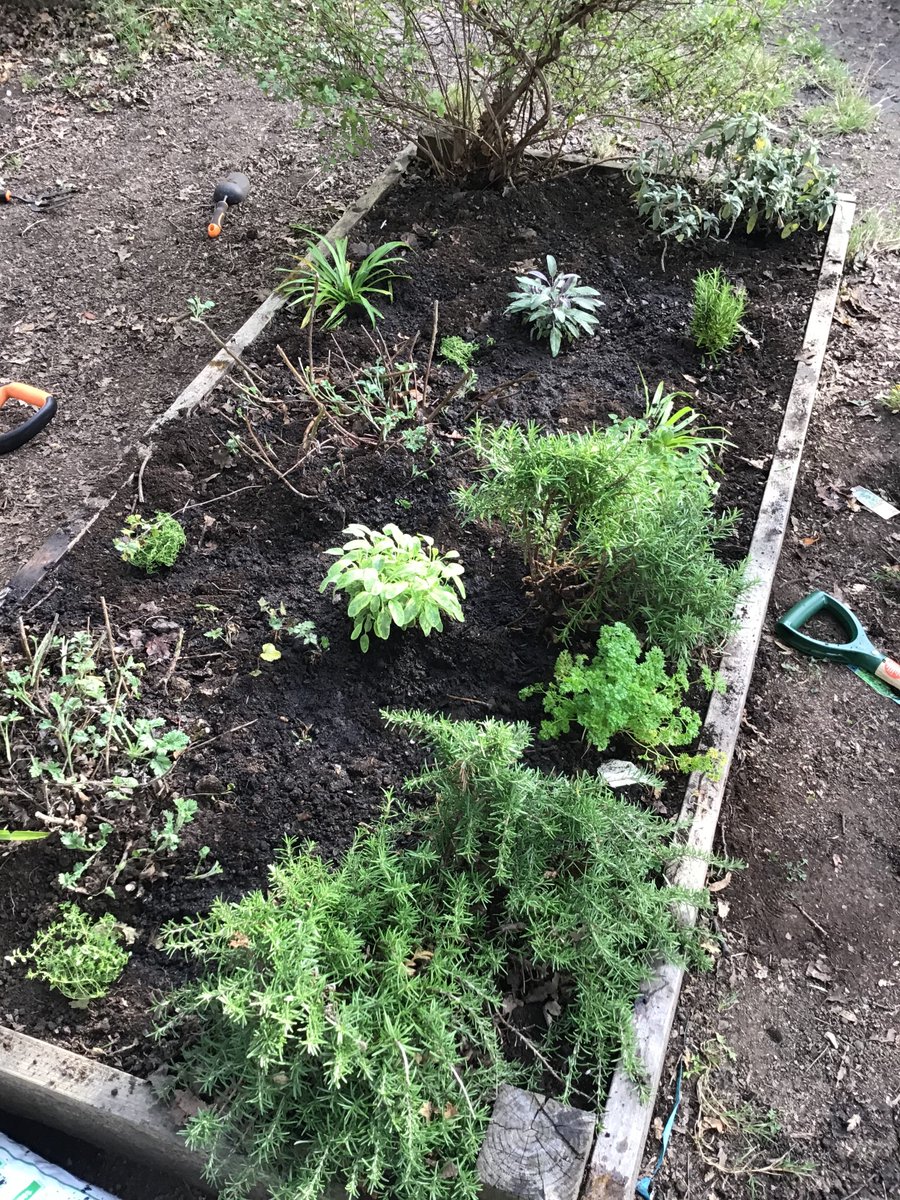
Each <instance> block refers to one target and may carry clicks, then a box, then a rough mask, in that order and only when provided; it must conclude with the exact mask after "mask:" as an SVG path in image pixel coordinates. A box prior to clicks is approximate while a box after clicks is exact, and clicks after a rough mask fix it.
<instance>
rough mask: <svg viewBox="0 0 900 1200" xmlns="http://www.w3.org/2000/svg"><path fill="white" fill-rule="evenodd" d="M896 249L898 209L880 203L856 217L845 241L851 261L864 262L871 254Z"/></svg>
mask: <svg viewBox="0 0 900 1200" xmlns="http://www.w3.org/2000/svg"><path fill="white" fill-rule="evenodd" d="M898 250H900V209H898V208H897V207H893V208H886V207H884V206H883V205H881V206H879V207H877V208H870V209H867V210H866V212H864V213H863V214H862V215H861V216H859V217H857V219H856V221H855V222H854V223H853V228H852V229H851V230H850V240H849V242H848V243H847V257H848V258H849V260H850V261H851V262H852V263H861V262H864V261H865V260H866V259H867V258H869V257H870V256H871V255H873V254H892V253H895V252H896V251H898Z"/></svg>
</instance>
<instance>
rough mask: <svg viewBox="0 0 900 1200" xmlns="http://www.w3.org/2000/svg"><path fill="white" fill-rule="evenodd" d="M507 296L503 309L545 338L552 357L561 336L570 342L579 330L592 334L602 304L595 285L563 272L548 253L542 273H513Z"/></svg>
mask: <svg viewBox="0 0 900 1200" xmlns="http://www.w3.org/2000/svg"><path fill="white" fill-rule="evenodd" d="M509 298H510V300H511V301H512V303H511V304H510V305H509V306H508V307H507V309H506V311H507V313H509V314H510V315H512V316H518V317H522V318H523V320H524V321H525V323H526V325H529V326H530V327H531V336H532V337H537V338H541V339H544V338H547V339H549V342H550V353H551V354H552V355H553V357H554V358H555V357H556V355H557V354H559V351H560V348H561V347H562V344H563V341H564V340H565V341H567V342H571V341H573V340H574V339H575V338H578V337H581V335H582V334H583V333H586V334H588V335H590V336H593V334H594V333H595V331H596V329H597V325H598V324H599V319H598V317H597V316H596V311H597V309H598V308H603V307H604V303H603V301H602V300H601V299H600V293H599V292H598V291H597V289H596V288H592V287H586V286H584V285H582V284H581V283H580V276H578V275H574V274H571V273H569V274H564V273H563V272H562V271H560V270H559V267H558V266H557V265H556V259H555V258H554V257H553V256H552V255H550V254H548V255H547V273H546V275H545V274H544V272H543V271H529V272H528V274H527V275H517V276H516V289H515V291H512V292H510V293H509Z"/></svg>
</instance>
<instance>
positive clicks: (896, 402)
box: [881, 383, 900, 413]
mask: <svg viewBox="0 0 900 1200" xmlns="http://www.w3.org/2000/svg"><path fill="white" fill-rule="evenodd" d="M881 403H882V404H883V405H884V407H885V408H886V409H887V410H888V412H892V413H900V383H895V384H894V385H893V387H890V388H888V390H887V391H886V392H885V394H884V395H883V396H882V397H881Z"/></svg>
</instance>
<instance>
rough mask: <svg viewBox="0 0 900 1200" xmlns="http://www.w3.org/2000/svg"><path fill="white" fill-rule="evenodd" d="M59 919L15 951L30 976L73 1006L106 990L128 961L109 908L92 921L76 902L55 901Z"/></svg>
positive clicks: (99, 995)
mask: <svg viewBox="0 0 900 1200" xmlns="http://www.w3.org/2000/svg"><path fill="white" fill-rule="evenodd" d="M60 913H61V916H60V919H59V920H58V921H55V922H54V923H53V924H52V925H48V926H47V928H46V929H42V930H41V932H40V933H39V934H38V935H37V937H36V938H35V939H34V941H33V942H32V943H31V945H30V946H29V948H28V949H27V950H25V951H19V952H18V953H17V954H16V955H15V957H16V958H17V959H19V960H20V961H22V962H30V963H32V964H33V965H32V967H31V969H30V970H29V972H28V978H29V979H42V980H43V981H44V982H45V983H48V984H49V985H50V987H52V988H54V989H55V990H56V991H57V992H61V993H62V994H63V995H64V996H65V997H66V998H67V999H69V1000H71V1001H72V1002H73V1004H75V1005H76V1006H77V1007H82V1008H83V1007H85V1006H86V1005H87V1003H88V1001H89V1000H97V999H99V998H100V997H101V996H105V995H106V994H107V992H108V991H109V989H110V987H111V986H112V985H113V984H114V983H115V981H116V980H117V979H118V978H119V976H120V975H121V974H122V972H123V971H124V970H125V967H126V966H127V964H128V958H129V955H128V951H127V950H123V949H122V947H121V945H120V944H119V942H120V940H121V938H122V936H123V935H122V931H121V929H120V928H119V926H118V925H117V924H116V919H115V917H114V916H113V915H112V913H106V914H105V915H104V916H102V917H101V918H100V919H99V920H98V921H92V920H91V918H90V917H89V916H88V915H87V913H85V912H82V910H81V909H80V908H79V907H78V905H77V904H63V905H61V906H60Z"/></svg>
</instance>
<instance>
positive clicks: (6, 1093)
mask: <svg viewBox="0 0 900 1200" xmlns="http://www.w3.org/2000/svg"><path fill="white" fill-rule="evenodd" d="M0 1107H2V1108H5V1109H6V1110H7V1111H9V1112H13V1113H15V1114H17V1115H18V1116H23V1117H28V1118H29V1119H32V1120H35V1121H40V1122H41V1124H43V1125H47V1126H49V1127H50V1128H51V1129H62V1130H65V1132H66V1133H68V1134H71V1135H72V1136H73V1137H79V1138H82V1139H83V1140H84V1141H86V1142H90V1143H91V1144H92V1145H97V1146H102V1147H103V1148H104V1149H107V1150H110V1151H113V1152H115V1153H118V1154H122V1155H124V1156H126V1157H129V1158H136V1159H139V1160H140V1161H142V1162H145V1163H148V1164H150V1165H151V1166H155V1167H157V1168H158V1170H160V1171H164V1172H166V1173H167V1174H170V1175H177V1176H178V1177H179V1178H181V1179H184V1180H186V1181H187V1182H189V1183H191V1184H193V1185H194V1186H199V1185H202V1174H203V1164H204V1161H205V1160H204V1158H203V1156H202V1155H199V1154H195V1153H193V1152H192V1151H190V1150H188V1148H187V1147H186V1146H185V1144H184V1141H183V1140H182V1139H181V1138H180V1137H179V1136H178V1126H177V1123H176V1121H175V1119H174V1117H173V1116H172V1114H171V1111H170V1110H169V1109H168V1108H166V1107H165V1106H164V1105H162V1104H160V1103H159V1101H158V1100H157V1099H156V1097H155V1095H154V1092H153V1088H152V1087H151V1085H150V1084H149V1083H145V1082H144V1081H143V1080H140V1079H138V1078H136V1077H135V1076H134V1075H129V1074H127V1073H126V1072H125V1071H117V1070H116V1069H115V1068H114V1067H107V1066H104V1065H103V1064H102V1063H97V1062H93V1061H92V1060H90V1059H87V1058H84V1057H83V1056H82V1055H80V1054H72V1053H70V1052H69V1051H68V1050H62V1049H60V1047H58V1046H51V1045H48V1044H47V1043H46V1042H41V1041H38V1040H37V1039H36V1038H32V1037H28V1036H27V1035H26V1034H24V1033H16V1032H14V1031H13V1030H11V1029H3V1028H2V1027H0Z"/></svg>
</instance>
